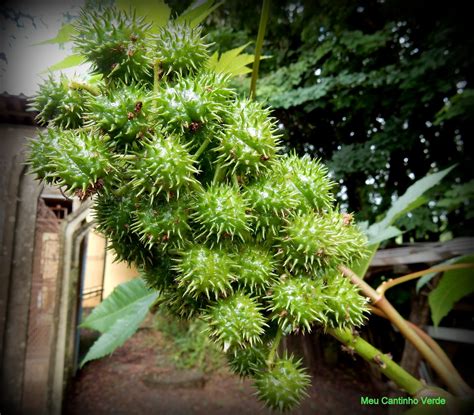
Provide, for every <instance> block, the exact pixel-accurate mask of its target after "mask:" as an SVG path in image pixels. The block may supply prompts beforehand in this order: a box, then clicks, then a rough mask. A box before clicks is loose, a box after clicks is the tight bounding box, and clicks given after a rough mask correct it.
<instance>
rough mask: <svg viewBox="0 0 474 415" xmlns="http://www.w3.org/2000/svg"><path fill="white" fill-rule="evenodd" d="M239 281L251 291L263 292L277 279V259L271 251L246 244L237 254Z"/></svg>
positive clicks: (241, 285)
mask: <svg viewBox="0 0 474 415" xmlns="http://www.w3.org/2000/svg"><path fill="white" fill-rule="evenodd" d="M235 262H236V263H237V265H238V268H237V271H236V275H237V282H238V284H239V286H240V287H242V289H246V290H248V291H250V292H251V293H262V292H263V291H264V290H265V289H266V288H267V287H268V286H269V285H270V284H271V283H272V282H274V279H275V266H276V261H275V259H274V258H273V255H272V253H271V252H270V251H268V250H266V249H265V248H263V247H259V246H258V245H256V246H252V245H245V246H243V247H242V248H241V249H239V250H238V251H237V252H236V254H235Z"/></svg>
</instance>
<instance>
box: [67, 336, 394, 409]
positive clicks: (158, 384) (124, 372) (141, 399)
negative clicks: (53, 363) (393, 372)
mask: <svg viewBox="0 0 474 415" xmlns="http://www.w3.org/2000/svg"><path fill="white" fill-rule="evenodd" d="M162 343H163V338H162V336H161V334H160V333H159V332H157V331H155V330H150V329H141V330H139V331H138V333H137V334H136V335H135V336H134V337H133V338H131V339H130V340H128V341H127V342H126V343H125V345H124V346H122V347H121V348H120V349H118V350H117V351H116V352H115V353H114V354H113V355H112V356H111V357H108V358H104V359H101V360H99V361H94V362H90V363H89V364H88V365H87V366H86V367H85V368H84V369H82V370H81V371H80V372H79V373H78V376H77V377H76V379H75V382H74V384H73V385H72V387H71V390H70V391H69V393H68V396H67V399H66V402H65V405H64V414H67V415H85V414H87V415H96V414H97V415H99V414H103V415H106V414H107V415H108V414H114V415H122V414H134V415H135V414H136V415H142V414H143V415H152V414H153V415H154V414H156V415H221V414H222V415H234V414H236V415H259V414H275V412H271V411H268V410H266V409H264V408H263V406H262V404H261V403H260V402H259V401H258V400H257V399H256V398H255V397H254V396H253V393H254V389H253V387H252V385H251V382H250V381H247V380H246V381H242V380H240V379H239V377H237V376H234V375H232V374H231V373H229V372H227V371H226V369H225V368H223V369H222V370H219V371H217V373H213V374H208V375H204V376H203V374H199V373H197V372H193V371H182V370H181V371H180V370H176V369H175V368H174V367H173V366H172V364H171V363H169V359H167V358H166V356H165V355H163V354H160V350H161V349H162ZM166 362H168V363H166ZM332 373H334V372H332ZM333 376H334V375H333ZM363 388H364V387H363V386H362V385H360V384H358V383H356V382H354V381H352V380H350V379H348V378H347V377H342V376H338V379H337V380H336V379H335V378H334V377H333V378H331V374H329V373H326V375H325V376H324V375H322V374H320V375H318V376H317V377H315V378H314V379H313V387H312V389H311V390H310V396H309V398H307V399H306V400H305V401H304V402H303V404H302V406H301V407H300V408H298V409H296V410H294V411H293V412H291V414H292V415H293V414H294V415H303V414H305V415H306V414H324V415H331V414H335V415H336V414H337V415H339V414H376V413H379V414H380V413H385V412H384V411H383V410H382V408H373V407H363V406H361V405H360V396H361V395H366V394H370V392H367V391H366V390H364V389H363Z"/></svg>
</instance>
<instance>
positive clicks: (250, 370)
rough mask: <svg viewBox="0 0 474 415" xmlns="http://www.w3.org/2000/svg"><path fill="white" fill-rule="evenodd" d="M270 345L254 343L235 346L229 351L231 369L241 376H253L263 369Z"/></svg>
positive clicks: (228, 357) (228, 358)
mask: <svg viewBox="0 0 474 415" xmlns="http://www.w3.org/2000/svg"><path fill="white" fill-rule="evenodd" d="M268 353H269V350H268V347H267V346H265V345H263V344H254V345H253V346H248V347H244V348H235V349H232V350H229V351H228V352H227V361H228V362H229V367H230V369H231V370H232V371H233V372H234V373H236V374H238V375H239V376H241V377H246V376H253V375H255V374H256V373H257V372H258V371H259V370H263V369H264V368H265V365H266V357H267V356H268Z"/></svg>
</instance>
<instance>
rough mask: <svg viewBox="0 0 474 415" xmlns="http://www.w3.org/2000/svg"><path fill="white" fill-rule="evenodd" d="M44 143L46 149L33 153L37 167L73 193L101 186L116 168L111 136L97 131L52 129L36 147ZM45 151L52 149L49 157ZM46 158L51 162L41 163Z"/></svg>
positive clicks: (86, 192) (87, 193) (31, 160)
mask: <svg viewBox="0 0 474 415" xmlns="http://www.w3.org/2000/svg"><path fill="white" fill-rule="evenodd" d="M48 139H51V144H49V145H48V144H47V143H46V140H48ZM32 146H33V147H34V146H35V145H33V144H32ZM52 146H54V148H52ZM40 147H43V152H38V153H36V152H31V153H30V156H29V163H30V164H31V166H33V171H35V172H36V173H37V174H38V176H39V177H41V176H43V177H44V178H45V179H46V180H47V181H48V180H53V181H54V183H55V184H56V185H58V186H66V190H67V191H68V192H70V193H73V192H74V191H78V192H79V196H80V198H81V199H84V198H86V197H88V196H90V195H91V194H92V193H94V192H95V191H97V190H99V189H101V188H102V187H103V184H104V181H105V180H106V178H107V176H108V174H109V172H111V171H112V170H113V169H114V167H113V160H112V156H111V155H110V154H109V148H110V145H109V142H108V138H107V137H104V136H101V135H100V134H99V133H98V132H97V131H86V130H59V129H49V130H48V131H47V133H46V134H40V138H39V144H38V145H37V147H36V148H35V150H36V151H37V150H38V149H40ZM32 150H33V148H32ZM44 151H49V157H45V153H44ZM36 157H39V158H38V159H36ZM44 162H46V163H47V164H45V165H44V166H43V167H39V166H40V164H41V163H44ZM47 178H49V179H47Z"/></svg>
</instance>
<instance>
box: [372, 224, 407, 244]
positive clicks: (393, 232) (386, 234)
mask: <svg viewBox="0 0 474 415" xmlns="http://www.w3.org/2000/svg"><path fill="white" fill-rule="evenodd" d="M402 233H403V232H402V231H401V230H400V229H398V228H396V227H395V226H388V227H386V228H385V229H382V230H381V231H380V232H379V233H378V234H377V235H373V236H371V238H370V239H369V245H374V244H380V242H382V241H385V240H387V239H392V238H395V237H397V236H398V235H401V234H402Z"/></svg>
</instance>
